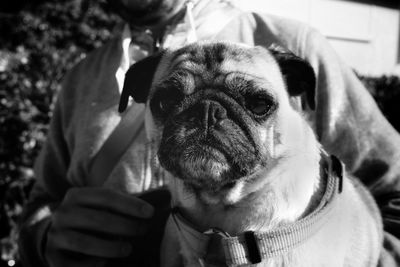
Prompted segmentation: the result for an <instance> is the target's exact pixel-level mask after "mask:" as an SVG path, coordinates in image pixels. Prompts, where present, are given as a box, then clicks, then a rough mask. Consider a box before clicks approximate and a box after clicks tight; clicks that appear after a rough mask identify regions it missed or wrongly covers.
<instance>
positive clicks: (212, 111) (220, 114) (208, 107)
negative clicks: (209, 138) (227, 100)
mask: <svg viewBox="0 0 400 267" xmlns="http://www.w3.org/2000/svg"><path fill="white" fill-rule="evenodd" d="M201 106H202V115H203V116H202V117H203V118H202V119H203V120H202V124H203V127H204V129H208V128H210V127H212V126H214V125H215V124H217V123H218V122H220V121H221V120H223V119H226V109H225V108H224V107H223V106H221V104H219V103H218V102H216V101H212V100H207V101H203V102H202V103H201Z"/></svg>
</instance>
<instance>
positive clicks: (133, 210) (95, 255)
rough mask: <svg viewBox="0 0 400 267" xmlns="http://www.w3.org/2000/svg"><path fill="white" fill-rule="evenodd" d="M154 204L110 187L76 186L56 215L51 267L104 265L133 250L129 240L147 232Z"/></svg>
mask: <svg viewBox="0 0 400 267" xmlns="http://www.w3.org/2000/svg"><path fill="white" fill-rule="evenodd" d="M153 212H154V210H153V207H152V206H151V205H150V204H148V203H147V202H145V201H144V200H141V199H139V198H137V197H134V196H131V195H128V194H123V193H119V192H116V191H113V190H111V189H106V188H88V187H87V188H72V189H70V190H69V191H68V192H67V193H66V195H65V197H64V199H63V201H62V202H61V204H60V205H59V206H58V207H57V208H56V210H55V211H54V213H53V215H52V219H51V225H50V228H49V230H48V233H47V242H46V247H45V258H46V261H47V262H48V264H49V265H50V266H51V267H62V266H103V265H104V263H105V262H106V259H109V258H123V257H126V256H128V255H129V254H130V253H131V250H132V248H131V245H130V243H129V240H131V239H132V238H133V237H137V236H141V235H144V234H146V232H147V224H148V220H146V219H149V218H151V217H152V215H153Z"/></svg>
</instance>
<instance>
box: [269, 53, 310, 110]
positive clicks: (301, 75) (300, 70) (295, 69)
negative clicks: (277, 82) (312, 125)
mask: <svg viewBox="0 0 400 267" xmlns="http://www.w3.org/2000/svg"><path fill="white" fill-rule="evenodd" d="M268 50H269V51H270V52H271V54H272V55H273V56H274V57H275V59H276V61H277V62H278V64H279V67H280V69H281V72H282V74H283V76H284V78H285V81H286V86H287V89H288V91H289V94H290V95H291V96H298V95H300V94H302V93H303V92H305V93H306V97H307V102H308V105H309V106H310V108H311V109H315V86H316V78H315V73H314V69H313V68H312V66H311V65H310V63H308V62H307V61H305V60H304V59H302V58H300V57H298V56H296V55H295V54H293V53H292V52H291V51H289V50H287V49H285V48H283V47H281V46H278V45H271V46H270V47H269V48H268Z"/></svg>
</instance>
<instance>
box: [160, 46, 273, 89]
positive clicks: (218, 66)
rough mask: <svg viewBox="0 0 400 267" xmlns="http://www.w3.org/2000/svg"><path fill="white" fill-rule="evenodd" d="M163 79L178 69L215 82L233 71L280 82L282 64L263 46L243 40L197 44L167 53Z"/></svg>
mask: <svg viewBox="0 0 400 267" xmlns="http://www.w3.org/2000/svg"><path fill="white" fill-rule="evenodd" d="M167 61H168V62H167V64H165V67H164V69H163V70H162V74H161V76H160V77H159V79H161V80H163V79H168V77H171V76H174V75H176V74H177V73H179V74H185V75H186V76H189V78H188V79H191V78H192V79H194V80H195V82H196V85H197V84H198V82H202V83H205V84H215V83H216V82H218V81H219V80H221V81H222V80H224V79H225V78H226V77H227V76H229V75H230V74H234V75H243V76H248V77H249V78H252V79H257V80H259V81H260V82H262V81H264V82H267V83H276V82H277V81H275V80H276V79H277V77H280V75H279V67H278V65H277V63H276V62H275V60H274V58H273V56H272V55H271V54H270V53H269V52H268V51H267V50H266V49H263V48H257V47H249V46H245V45H240V44H227V43H214V44H203V45H201V44H195V45H190V46H187V47H184V48H182V49H179V50H177V51H175V52H173V53H171V54H170V55H169V57H167Z"/></svg>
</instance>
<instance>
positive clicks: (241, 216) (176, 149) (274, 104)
mask: <svg viewBox="0 0 400 267" xmlns="http://www.w3.org/2000/svg"><path fill="white" fill-rule="evenodd" d="M153 74H154V75H153ZM315 86H316V79H315V74H314V71H313V68H312V67H311V65H310V64H309V63H307V62H306V61H305V60H303V59H301V58H299V57H297V56H295V55H294V54H293V53H291V52H289V51H287V50H285V49H283V48H281V47H278V46H273V47H270V48H268V49H266V48H263V47H250V46H245V45H242V44H234V43H227V42H205V43H195V44H190V45H188V46H185V47H183V48H180V49H178V50H175V51H164V52H161V53H159V54H157V55H154V56H152V57H149V58H146V59H145V60H143V61H140V62H138V63H137V64H135V65H133V66H132V67H131V68H130V69H129V70H128V72H127V74H126V79H125V84H124V88H123V93H122V95H121V102H120V111H123V110H124V109H125V108H126V105H127V102H128V98H129V97H130V96H131V97H133V99H134V100H135V101H136V102H138V103H146V112H145V126H146V133H147V136H148V138H149V140H151V142H152V143H153V144H154V147H155V148H156V149H157V159H158V161H159V165H160V168H161V169H162V170H163V171H165V173H166V175H167V177H168V179H169V181H168V184H169V190H170V192H171V196H172V202H171V206H172V208H173V209H172V213H171V216H170V218H169V220H168V222H167V226H166V228H165V233H164V240H163V244H162V249H161V266H296V267H298V266H304V267H305V266H307V267H309V266H319V267H320V266H332V267H338V266H352V267H356V266H360V267H361V266H363V267H364V266H376V265H377V262H378V257H379V253H380V247H381V243H382V224H381V219H380V215H379V212H378V209H377V207H376V204H375V203H374V201H373V199H372V197H371V196H370V194H369V193H368V191H367V190H366V189H365V188H364V187H363V186H362V185H361V184H360V183H359V182H358V181H357V180H356V179H355V178H352V177H350V176H349V175H348V174H346V172H345V170H344V169H343V166H342V164H341V163H340V161H339V160H338V159H337V158H335V157H330V156H328V155H327V153H326V152H325V151H324V150H323V149H322V148H321V146H320V144H319V143H318V141H317V138H316V136H315V134H314V132H313V130H312V128H311V126H310V124H309V123H308V122H307V120H306V119H305V118H304V116H303V114H302V112H301V111H300V108H299V105H298V102H296V101H294V100H293V99H296V98H294V97H295V96H300V97H301V98H302V99H305V100H306V101H304V102H303V103H302V104H303V105H306V106H305V107H303V108H308V109H314V108H315V103H314V98H315V92H314V91H315ZM297 99H299V98H297Z"/></svg>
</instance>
